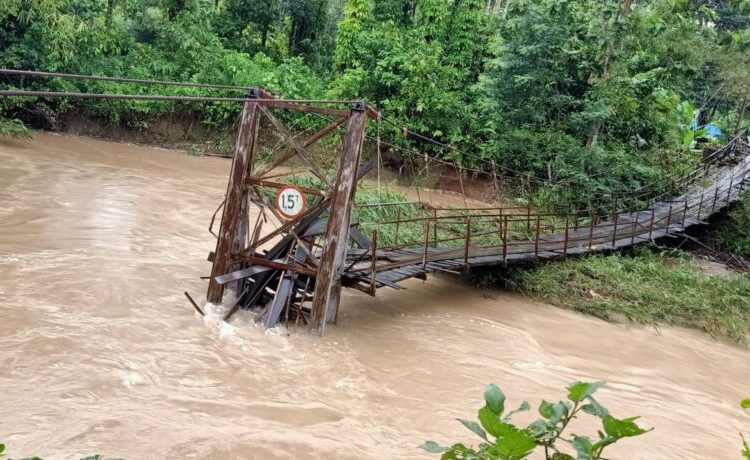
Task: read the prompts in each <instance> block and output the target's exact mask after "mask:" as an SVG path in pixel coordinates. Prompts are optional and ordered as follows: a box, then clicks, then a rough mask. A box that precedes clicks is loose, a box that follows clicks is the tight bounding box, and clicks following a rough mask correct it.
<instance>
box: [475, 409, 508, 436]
mask: <svg viewBox="0 0 750 460" xmlns="http://www.w3.org/2000/svg"><path fill="white" fill-rule="evenodd" d="M478 416H479V422H480V423H481V424H482V427H483V428H484V429H485V430H487V433H489V434H491V435H492V436H494V437H496V438H497V437H500V436H504V435H505V434H506V433H507V432H508V427H511V428H513V425H510V424H508V423H504V422H503V421H501V420H500V417H498V415H497V414H496V413H494V412H492V409H490V408H489V406H484V407H482V408H481V409H479V413H478ZM472 431H473V430H472Z"/></svg>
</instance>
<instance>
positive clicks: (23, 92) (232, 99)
mask: <svg viewBox="0 0 750 460" xmlns="http://www.w3.org/2000/svg"><path fill="white" fill-rule="evenodd" d="M0 96H27V97H80V98H89V99H133V100H149V101H192V102H246V101H248V100H252V101H256V102H269V103H274V102H276V103H290V104H346V103H353V102H354V101H330V100H319V99H262V98H253V99H251V98H248V97H214V96H176V95H173V96H163V95H154V94H116V93H107V94H105V93H76V92H67V91H30V90H6V89H3V90H0Z"/></svg>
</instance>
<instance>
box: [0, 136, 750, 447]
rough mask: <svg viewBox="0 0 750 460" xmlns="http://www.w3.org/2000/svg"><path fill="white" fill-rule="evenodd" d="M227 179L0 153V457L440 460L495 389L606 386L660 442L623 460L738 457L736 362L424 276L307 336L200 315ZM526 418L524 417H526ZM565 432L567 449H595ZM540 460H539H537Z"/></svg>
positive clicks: (733, 353)
mask: <svg viewBox="0 0 750 460" xmlns="http://www.w3.org/2000/svg"><path fill="white" fill-rule="evenodd" d="M229 166H230V163H229V161H227V160H225V159H218V158H205V157H193V156H188V155H185V154H182V153H178V152H172V151H167V150H160V149H153V148H147V147H138V146H130V145H122V144H114V143H107V142H102V141H95V140H90V139H85V138H75V137H66V136H59V135H51V134H41V133H40V134H36V135H35V138H34V140H33V141H30V142H27V141H0V391H1V394H0V442H4V443H5V444H6V445H7V454H9V455H10V456H11V457H23V456H30V455H40V456H43V457H45V458H48V459H57V458H60V459H70V458H78V457H77V456H83V455H84V454H86V455H92V454H95V453H100V454H104V455H106V456H112V457H123V458H128V459H141V458H160V459H164V458H201V459H214V458H215V459H227V458H260V459H266V458H352V459H355V458H356V459H361V458H379V459H383V458H404V459H405V458H417V457H426V458H435V457H434V456H427V455H426V454H424V453H423V452H421V451H420V450H419V449H418V448H417V446H418V445H420V444H421V443H422V442H423V441H425V440H427V439H432V440H435V441H438V442H441V443H449V442H450V441H463V442H467V443H476V441H478V438H474V437H473V435H472V434H471V433H470V432H468V431H467V430H466V429H464V428H463V427H462V426H461V425H460V424H459V423H458V422H456V421H455V418H456V417H462V418H474V416H475V411H476V409H477V408H479V407H480V406H481V398H482V390H483V387H484V385H486V384H487V383H488V382H495V383H497V384H498V385H500V386H501V388H503V390H504V391H505V392H506V394H507V395H508V396H509V400H510V404H511V405H516V404H518V403H520V401H521V400H522V399H528V400H529V401H530V402H531V403H532V404H533V405H535V406H536V405H537V404H538V403H539V401H540V400H541V399H542V398H547V399H548V400H549V399H559V398H563V397H564V395H565V392H564V390H563V387H564V385H565V384H567V383H568V382H571V381H574V380H578V379H586V380H594V379H596V380H599V379H601V380H606V381H607V382H608V385H607V387H605V388H604V389H602V390H600V395H599V396H600V397H599V399H600V400H601V401H602V402H603V403H604V404H605V405H606V406H608V407H609V408H610V410H611V411H612V413H613V414H614V415H616V416H619V417H626V416H632V415H641V416H642V419H641V420H640V423H641V424H642V425H644V426H647V427H654V428H655V430H654V431H653V432H651V433H649V434H647V435H645V436H643V437H641V438H636V439H632V440H626V441H624V442H623V443H622V444H621V446H616V447H615V448H612V449H611V451H610V452H609V454H608V455H607V457H609V458H617V459H649V460H653V459H735V458H739V448H740V442H739V436H738V434H737V433H738V431H744V432H746V433H750V415H748V414H745V413H743V411H741V410H740V409H739V401H740V400H741V399H742V398H743V397H747V396H750V352H749V351H748V350H747V349H744V348H741V347H738V346H734V345H730V344H725V343H721V342H716V341H714V340H713V339H711V338H710V337H708V336H707V335H705V334H703V333H701V332H697V331H688V330H682V329H671V328H664V329H662V330H661V331H655V330H653V329H650V328H648V329H646V328H639V327H625V326H622V325H614V324H609V323H605V322H602V321H599V320H596V319H592V318H587V317H584V316H581V315H579V314H577V313H574V312H571V311H566V310H561V309H557V308H553V307H550V306H546V305H543V304H539V303H534V302H532V301H530V300H528V299H525V298H523V297H520V296H516V295H510V294H506V293H502V292H488V291H482V290H477V289H473V288H471V287H469V286H467V285H464V284H461V283H459V282H457V281H454V280H450V279H445V278H431V279H430V280H429V281H427V282H422V281H412V282H409V283H407V284H406V285H407V287H408V289H407V290H406V291H400V292H395V291H388V290H383V291H381V292H380V293H379V296H378V297H377V298H370V297H367V296H365V295H360V294H358V293H353V292H346V293H345V297H344V300H343V304H342V308H341V314H340V321H339V324H338V326H333V327H329V328H327V331H326V336H325V337H323V338H316V337H312V336H309V335H308V334H306V333H304V332H296V331H294V330H286V329H284V328H279V329H276V330H273V331H270V332H265V331H263V330H261V329H259V328H257V327H255V326H254V325H253V324H252V322H251V318H250V317H249V315H246V314H245V315H244V316H243V315H242V314H241V315H239V316H238V317H237V318H236V320H233V323H232V324H231V325H229V324H225V323H221V322H220V321H219V320H218V319H217V316H216V315H215V314H212V315H209V316H208V317H207V318H205V319H204V318H201V317H200V316H198V315H197V313H195V312H194V311H193V309H192V308H191V307H190V306H189V305H188V303H187V301H186V300H185V298H184V297H183V294H182V292H183V291H189V292H191V293H192V294H193V295H194V296H196V297H201V298H202V296H203V295H204V292H205V286H206V281H201V280H200V279H199V277H200V276H204V275H207V274H208V273H209V269H210V266H209V264H208V262H206V261H205V260H206V255H207V253H208V251H209V250H212V249H213V247H214V240H213V237H212V236H211V235H210V234H209V233H208V232H207V226H208V221H209V218H210V216H211V213H212V212H213V211H214V209H215V207H216V206H217V204H218V203H219V202H220V201H221V198H222V196H223V193H224V191H225V189H226V178H227V173H228V170H229ZM532 417H533V415H531V414H524V415H522V416H519V417H518V420H521V421H530V420H531V418H532ZM596 428H597V427H596V426H595V425H591V424H586V423H580V422H574V424H573V432H575V433H577V434H591V435H594V434H595V429H596ZM535 458H538V457H535Z"/></svg>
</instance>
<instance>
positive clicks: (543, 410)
mask: <svg viewBox="0 0 750 460" xmlns="http://www.w3.org/2000/svg"><path fill="white" fill-rule="evenodd" d="M539 415H541V416H542V417H544V418H547V419H549V418H552V417H553V416H554V415H555V411H554V409H553V407H552V403H549V402H547V401H545V400H544V399H543V400H542V402H541V404H539Z"/></svg>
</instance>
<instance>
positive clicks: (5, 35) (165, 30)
mask: <svg viewBox="0 0 750 460" xmlns="http://www.w3.org/2000/svg"><path fill="white" fill-rule="evenodd" d="M749 27H750V2H748V1H747V0H647V1H643V2H633V1H632V0H604V1H601V0H582V1H569V0H421V1H417V0H377V1H375V0H264V1H257V0H147V1H133V0H34V1H28V0H0V66H2V67H6V68H22V69H36V70H47V71H64V72H75V73H84V74H96V75H110V76H127V77H134V78H145V79H163V80H176V81H192V82H204V83H223V84H234V85H243V86H262V87H265V88H268V89H270V90H272V91H274V92H276V93H278V94H280V95H283V96H285V97H291V98H366V99H368V100H370V101H371V102H373V103H374V104H377V105H378V106H379V107H381V108H382V109H383V111H384V113H385V115H386V117H388V119H389V120H390V121H392V122H393V125H399V124H407V125H408V126H410V127H411V128H412V129H413V130H414V131H416V132H418V133H421V134H424V135H427V136H432V137H435V138H437V139H439V140H440V141H442V142H443V143H445V144H450V145H452V146H453V147H454V148H450V149H448V148H442V147H440V146H436V145H435V144H432V145H430V144H424V145H416V146H415V145H411V144H410V142H416V141H414V140H407V139H403V137H402V136H401V134H400V133H401V131H400V130H399V129H398V128H396V127H394V126H393V125H391V124H384V125H383V126H382V127H381V128H382V130H383V136H384V137H385V138H386V139H389V140H390V141H391V142H392V143H394V144H396V145H397V146H400V147H401V148H403V149H404V150H403V151H402V152H401V153H400V154H403V152H404V151H405V152H409V151H412V147H417V148H415V149H413V150H419V151H420V154H421V153H422V152H424V151H427V152H428V153H430V154H432V155H435V156H440V157H443V158H446V159H450V160H454V161H457V162H459V163H462V164H464V165H468V166H474V167H477V168H486V165H487V161H488V160H495V161H496V162H497V164H499V165H502V166H503V167H505V168H511V169H512V170H513V171H515V174H518V175H520V176H522V177H527V178H539V179H544V180H553V181H567V182H570V183H572V184H574V185H575V186H577V187H576V188H575V190H578V192H577V193H579V194H580V195H581V196H579V197H578V198H579V199H581V200H583V199H585V198H586V196H587V195H588V194H590V193H591V192H598V193H609V192H612V191H617V190H630V189H633V188H636V187H639V186H641V185H644V184H647V183H653V182H655V181H656V180H657V179H658V178H659V177H660V176H661V175H663V174H665V173H673V172H674V171H675V170H680V169H683V170H686V169H689V168H690V167H691V166H692V165H694V163H695V161H696V160H697V158H698V157H699V154H698V153H697V152H695V151H693V150H692V149H691V146H692V141H693V139H694V137H695V136H696V135H697V134H698V133H697V132H696V131H693V130H692V129H691V125H692V124H694V123H696V124H697V125H704V124H706V123H708V122H713V123H714V124H716V125H717V126H719V127H720V128H721V129H723V130H724V137H726V136H727V135H731V134H732V133H734V132H737V131H738V130H739V129H740V128H741V127H742V126H744V125H745V124H746V123H747V118H748V116H749V115H750V110H748V109H747V102H748V100H749V99H750V74H749V73H748V72H747V69H748V68H750V28H749ZM0 86H2V87H4V88H11V87H19V86H23V87H24V88H30V89H44V90H55V91H63V90H69V91H88V92H120V93H144V92H149V91H151V92H154V91H156V92H158V93H160V94H198V93H201V94H206V93H210V94H226V92H225V91H222V90H206V89H195V88H181V87H168V86H165V87H158V88H156V89H155V88H149V87H146V88H144V87H142V86H137V85H132V84H122V83H111V82H91V81H80V80H62V79H51V80H50V79H39V78H28V77H27V78H23V79H21V78H18V77H1V78H0ZM235 94H236V93H235ZM71 110H75V111H76V113H80V114H84V115H86V116H90V117H95V118H98V119H101V120H104V121H108V122H113V123H117V124H120V125H123V126H127V127H131V128H134V129H140V128H143V127H145V126H147V125H148V123H149V122H150V121H151V120H154V119H155V118H157V117H159V116H162V115H165V114H168V113H173V112H175V111H177V112H190V113H193V114H195V115H196V116H197V118H198V119H199V120H200V121H201V122H202V123H203V124H205V125H207V126H210V127H215V128H217V129H227V130H229V129H230V128H231V126H232V123H234V121H235V120H236V116H237V114H238V110H239V106H238V105H237V104H218V103H212V104H195V103H181V104H175V103H170V102H163V101H156V102H155V101H128V100H117V101H111V100H110V101H99V100H72V99H71V100H67V99H55V100H52V99H44V100H43V99H36V100H34V99H32V100H30V99H28V98H13V99H7V98H2V99H0V116H2V117H5V118H6V119H9V120H14V119H17V120H21V121H23V122H24V123H26V124H27V125H31V126H34V127H44V128H50V127H52V128H54V127H55V126H56V125H57V124H58V123H59V120H60V117H61V116H62V115H63V114H65V113H66V112H70V111H71ZM305 122H309V120H308V121H305V120H303V121H302V122H301V124H303V125H304V123H305ZM5 126H6V127H7V128H8V129H10V128H17V125H16V124H13V125H10V124H7V123H6V124H5ZM373 129H374V128H373ZM541 188H543V187H541ZM534 193H536V194H537V196H541V197H542V198H543V199H542V200H541V201H542V202H544V201H545V200H546V201H554V200H555V199H557V198H559V197H558V194H556V193H554V192H553V193H550V192H544V190H538V189H537V190H534ZM573 198H574V199H577V198H576V197H573ZM537 201H539V200H537Z"/></svg>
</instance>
